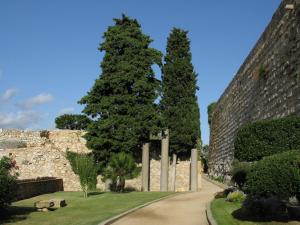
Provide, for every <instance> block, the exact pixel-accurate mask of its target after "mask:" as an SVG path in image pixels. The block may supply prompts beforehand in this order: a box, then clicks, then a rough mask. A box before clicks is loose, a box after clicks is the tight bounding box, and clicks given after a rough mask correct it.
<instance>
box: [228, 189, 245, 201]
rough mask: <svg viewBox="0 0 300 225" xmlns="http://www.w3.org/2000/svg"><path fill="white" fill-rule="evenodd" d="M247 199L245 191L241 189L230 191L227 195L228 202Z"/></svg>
mask: <svg viewBox="0 0 300 225" xmlns="http://www.w3.org/2000/svg"><path fill="white" fill-rule="evenodd" d="M245 199H246V195H245V193H244V192H242V191H239V190H237V191H233V192H230V193H229V194H228V195H227V197H226V200H227V201H228V202H243V201H244V200H245Z"/></svg>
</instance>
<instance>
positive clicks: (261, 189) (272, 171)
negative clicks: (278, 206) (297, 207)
mask: <svg viewBox="0 0 300 225" xmlns="http://www.w3.org/2000/svg"><path fill="white" fill-rule="evenodd" d="M246 187H247V193H249V194H250V195H252V196H258V197H266V198H267V197H272V196H276V197H278V198H279V199H283V200H287V199H288V198H289V197H293V196H297V195H299V193H300V151H298V150H294V151H288V152H284V153H280V154H276V155H272V156H268V157H265V158H264V159H262V160H261V161H259V162H257V163H256V164H255V165H254V166H253V168H252V169H251V170H250V172H249V173H248V175H247V180H246Z"/></svg>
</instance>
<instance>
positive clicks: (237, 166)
mask: <svg viewBox="0 0 300 225" xmlns="http://www.w3.org/2000/svg"><path fill="white" fill-rule="evenodd" d="M251 168H252V164H250V163H247V162H239V161H238V160H234V162H233V165H232V168H231V171H230V175H231V181H232V182H233V183H234V184H237V186H238V187H239V189H240V190H243V188H244V185H245V182H246V178H247V174H248V173H249V172H250V170H251Z"/></svg>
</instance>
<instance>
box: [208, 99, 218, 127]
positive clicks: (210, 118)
mask: <svg viewBox="0 0 300 225" xmlns="http://www.w3.org/2000/svg"><path fill="white" fill-rule="evenodd" d="M216 105H217V102H212V103H210V104H209V105H208V107H207V116H208V125H209V127H210V126H211V123H212V117H213V112H214V109H215V107H216Z"/></svg>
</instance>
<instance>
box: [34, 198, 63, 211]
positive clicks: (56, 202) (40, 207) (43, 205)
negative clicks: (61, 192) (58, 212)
mask: <svg viewBox="0 0 300 225" xmlns="http://www.w3.org/2000/svg"><path fill="white" fill-rule="evenodd" d="M66 205H67V204H66V201H65V200H64V199H51V200H42V201H37V202H35V203H34V207H35V208H36V209H37V211H39V212H47V211H48V210H49V209H58V208H61V207H64V206H66Z"/></svg>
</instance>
